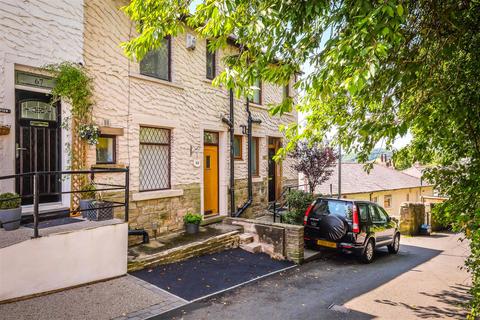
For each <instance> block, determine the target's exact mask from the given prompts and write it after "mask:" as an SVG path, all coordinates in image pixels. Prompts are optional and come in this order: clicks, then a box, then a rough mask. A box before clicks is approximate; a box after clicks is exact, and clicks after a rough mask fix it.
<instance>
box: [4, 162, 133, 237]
mask: <svg viewBox="0 0 480 320" xmlns="http://www.w3.org/2000/svg"><path fill="white" fill-rule="evenodd" d="M112 173H123V174H125V177H124V184H110V183H103V182H96V181H95V178H96V176H97V177H98V175H99V174H112ZM74 175H89V176H90V181H89V182H88V184H92V185H94V186H95V190H71V191H58V192H48V195H56V196H60V197H61V195H63V194H72V195H75V194H82V193H85V192H90V193H92V192H95V194H96V195H97V193H98V192H105V191H117V192H123V201H114V200H107V201H104V203H107V205H102V206H101V207H100V206H98V207H95V206H91V207H89V208H83V209H82V208H80V206H78V207H76V208H71V207H70V208H69V210H68V212H69V214H70V215H72V213H73V214H74V215H78V214H79V213H81V212H85V211H92V210H99V209H102V210H105V209H111V210H112V212H113V208H118V207H124V220H125V222H128V209H129V192H130V189H129V185H130V182H129V179H130V177H129V175H130V170H129V168H128V167H126V168H111V169H92V170H71V171H40V172H28V173H19V174H12V175H7V176H0V181H1V180H15V182H17V181H18V180H19V179H25V178H29V179H32V178H33V193H31V194H20V195H19V197H13V198H7V199H0V202H3V201H9V200H13V199H18V198H21V199H22V200H23V199H31V198H33V212H32V215H33V238H38V237H39V236H40V235H39V222H40V219H41V217H40V214H39V213H40V212H39V210H40V196H43V195H45V193H42V194H41V193H40V188H39V181H40V178H41V177H48V176H55V177H57V178H58V179H59V180H58V181H61V180H63V179H64V177H65V176H70V177H72V176H74ZM97 186H98V187H100V188H97ZM30 201H31V200H30ZM19 220H20V221H22V218H20V219H16V220H10V221H8V222H18V221H19Z"/></svg>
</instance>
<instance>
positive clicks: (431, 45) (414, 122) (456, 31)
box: [125, 0, 480, 318]
mask: <svg viewBox="0 0 480 320" xmlns="http://www.w3.org/2000/svg"><path fill="white" fill-rule="evenodd" d="M189 5H190V1H186V0H184V1H172V0H157V1H147V2H146V1H143V0H132V1H130V4H129V5H128V6H127V7H126V8H125V11H126V13H127V14H128V15H129V16H130V17H131V18H132V20H134V21H135V22H137V26H138V31H140V35H139V37H137V38H134V39H133V40H132V41H130V42H128V43H126V44H125V49H126V50H127V52H128V53H129V54H131V55H133V56H135V57H136V58H137V59H141V58H142V55H143V54H144V53H145V52H146V51H148V49H149V47H151V46H155V45H157V44H158V43H159V40H160V39H162V38H163V36H165V35H166V33H167V32H169V33H172V34H173V35H175V33H176V32H179V30H181V29H182V28H184V25H185V23H187V24H189V25H190V26H191V27H192V28H194V29H195V30H196V31H197V32H198V33H199V34H200V35H201V36H203V37H205V38H210V39H212V40H211V41H210V49H211V50H215V49H218V48H220V47H222V46H225V45H226V43H227V40H228V39H229V38H230V37H231V35H235V38H236V41H237V43H241V44H242V46H241V47H240V48H239V51H238V52H237V53H236V55H234V56H228V57H226V58H224V62H225V64H226V66H227V68H226V69H225V70H224V71H223V72H222V73H220V74H219V75H218V76H217V78H216V79H215V81H214V83H216V84H219V83H223V84H224V85H225V87H226V88H233V89H234V91H235V92H236V94H237V95H240V94H242V95H251V92H252V91H251V90H252V85H253V84H254V81H255V79H258V78H261V79H262V80H264V81H266V82H271V83H276V84H279V85H282V84H284V83H285V82H286V81H287V80H288V79H291V78H292V77H293V75H294V73H295V72H297V71H298V67H297V66H299V65H305V64H308V65H309V66H310V67H309V68H308V70H307V72H306V74H305V75H304V77H303V78H302V79H300V80H299V81H298V82H297V83H296V84H295V87H296V88H297V89H298V90H300V91H301V92H302V97H301V99H300V101H299V103H298V106H296V108H297V110H298V111H301V112H303V113H304V114H305V115H306V116H305V123H304V124H302V126H303V127H302V131H300V130H299V125H298V124H295V123H294V124H291V125H289V126H288V127H286V128H285V134H286V136H287V139H289V142H288V144H287V145H286V148H285V149H281V150H280V155H282V156H283V155H285V154H286V153H287V152H288V150H292V149H293V148H294V146H295V145H296V144H297V142H298V141H301V140H303V139H307V140H308V141H323V139H324V138H325V136H326V135H327V133H331V132H332V131H333V132H336V133H337V134H336V135H335V137H334V140H333V143H336V144H341V145H342V147H343V149H344V150H345V152H346V153H349V152H355V153H357V155H358V161H359V162H365V161H366V160H367V158H368V155H369V154H370V151H371V150H372V149H373V148H374V147H375V146H376V145H377V144H378V143H379V142H380V141H383V142H384V143H385V147H386V148H387V149H390V148H391V146H392V143H393V141H394V140H395V139H396V138H397V137H399V136H405V135H406V134H407V132H410V133H411V135H412V137H413V139H412V142H411V143H410V145H409V146H408V147H407V149H408V150H409V151H408V157H409V161H411V162H416V161H418V162H420V163H431V162H432V161H434V162H435V163H436V164H437V165H438V167H437V168H433V169H430V170H428V171H427V172H426V173H425V175H426V176H428V179H429V181H432V182H433V183H434V185H435V187H436V188H437V189H438V190H439V191H440V192H441V193H442V194H444V195H447V196H449V197H450V198H449V200H448V201H446V202H445V203H444V204H442V205H440V206H437V207H436V210H437V214H438V215H440V216H442V217H443V218H444V219H445V222H447V223H450V224H452V226H453V227H454V228H455V229H456V230H462V231H465V235H466V237H467V238H468V239H469V240H470V241H471V249H472V250H471V256H470V258H469V260H468V261H467V266H468V267H469V268H470V270H471V272H472V275H473V289H472V293H473V301H472V310H471V318H476V317H480V228H479V224H480V222H479V221H480V219H479V217H480V138H479V137H480V108H479V103H480V82H479V81H478V79H480V50H479V48H480V21H479V19H480V2H479V1H478V0H470V1H469V0H464V1H458V0H423V1H413V0H385V1H367V0H359V1H334V2H332V1H289V2H287V1H280V0H268V1H267V0H255V1H250V0H236V1H231V0H205V1H203V2H202V3H201V4H200V5H198V6H197V7H196V10H195V12H193V13H192V15H191V16H189V17H188V18H185V16H186V15H187V13H188V6H189ZM165 25H166V26H168V27H165ZM247 49H248V50H247ZM279 58H280V59H279ZM292 107H293V106H292V100H291V99H286V100H285V101H284V102H282V103H281V104H279V105H276V106H272V108H271V112H272V114H279V115H281V114H282V113H284V112H286V111H289V110H291V109H292ZM400 158H401V157H399V158H398V159H400ZM398 159H397V161H398ZM467 231H468V232H467Z"/></svg>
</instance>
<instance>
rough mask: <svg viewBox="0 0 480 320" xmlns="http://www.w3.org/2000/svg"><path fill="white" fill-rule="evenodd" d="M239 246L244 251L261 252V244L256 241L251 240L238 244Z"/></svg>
mask: <svg viewBox="0 0 480 320" xmlns="http://www.w3.org/2000/svg"><path fill="white" fill-rule="evenodd" d="M240 248H241V249H243V250H245V251H248V252H251V253H258V252H262V245H261V244H260V243H258V242H251V243H247V244H241V245H240Z"/></svg>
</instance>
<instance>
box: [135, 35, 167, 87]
mask: <svg viewBox="0 0 480 320" xmlns="http://www.w3.org/2000/svg"><path fill="white" fill-rule="evenodd" d="M170 42H171V40H170V38H165V39H163V41H162V45H161V46H160V47H159V48H157V49H155V50H152V51H150V52H149V53H147V54H146V55H145V57H144V58H143V59H142V61H140V74H142V75H145V76H149V77H154V78H158V79H162V80H166V81H171V75H170V69H171V43H170Z"/></svg>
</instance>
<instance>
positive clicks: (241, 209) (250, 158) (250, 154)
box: [232, 98, 253, 217]
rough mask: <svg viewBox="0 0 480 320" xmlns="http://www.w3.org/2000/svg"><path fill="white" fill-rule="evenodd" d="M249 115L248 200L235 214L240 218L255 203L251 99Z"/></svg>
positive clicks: (248, 106) (248, 101)
mask: <svg viewBox="0 0 480 320" xmlns="http://www.w3.org/2000/svg"><path fill="white" fill-rule="evenodd" d="M247 114H248V119H247V148H248V149H247V154H248V158H247V160H248V166H247V167H248V169H247V170H248V180H247V188H248V199H247V201H246V202H245V203H244V204H243V206H241V207H240V208H239V209H238V210H237V212H235V217H239V216H240V215H241V214H242V213H243V212H244V211H245V210H246V209H247V208H248V207H249V206H250V205H251V204H252V201H253V187H252V122H253V119H252V113H251V112H250V99H248V98H247ZM232 146H233V144H232ZM232 149H233V148H232Z"/></svg>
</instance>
